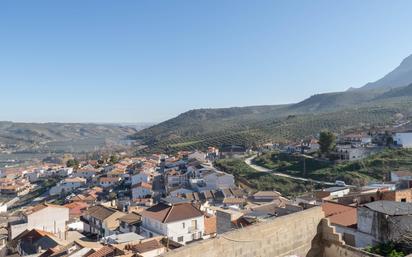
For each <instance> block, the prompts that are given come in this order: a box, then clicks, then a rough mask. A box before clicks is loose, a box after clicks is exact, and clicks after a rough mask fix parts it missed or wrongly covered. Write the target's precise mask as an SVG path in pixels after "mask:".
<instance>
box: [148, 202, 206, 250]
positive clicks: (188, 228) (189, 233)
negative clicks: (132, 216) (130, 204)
mask: <svg viewBox="0 0 412 257" xmlns="http://www.w3.org/2000/svg"><path fill="white" fill-rule="evenodd" d="M142 221H143V222H142V226H141V233H142V235H143V236H145V237H153V236H159V235H163V236H166V237H168V238H169V239H170V240H173V241H176V242H178V243H180V244H186V243H187V242H190V241H193V240H199V239H202V238H203V236H204V235H205V221H204V214H203V212H202V211H200V210H199V209H198V208H196V207H195V206H193V204H192V203H190V202H188V201H185V200H181V199H178V198H168V199H162V201H161V202H160V203H158V204H156V205H154V206H152V207H150V208H148V209H146V210H145V211H143V212H142Z"/></svg>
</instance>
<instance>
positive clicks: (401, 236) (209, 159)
mask: <svg viewBox="0 0 412 257" xmlns="http://www.w3.org/2000/svg"><path fill="white" fill-rule="evenodd" d="M389 137H390V138H391V139H390V140H388V138H389ZM411 143H412V142H411V141H410V134H408V133H397V134H388V133H376V134H367V133H360V134H354V133H347V134H344V135H342V136H340V135H337V138H336V146H335V147H334V148H333V149H331V151H330V152H328V153H327V154H320V152H319V151H320V145H319V144H320V142H319V139H317V138H312V139H310V140H302V141H300V142H296V143H291V144H285V145H279V144H272V143H266V144H262V145H261V146H259V147H258V148H255V149H248V148H247V147H244V146H242V145H223V146H221V147H219V148H217V147H209V148H208V149H207V150H206V151H197V150H196V151H180V152H177V153H176V154H173V155H167V154H150V155H146V156H140V157H127V156H121V155H119V156H118V157H116V158H114V157H111V158H108V159H104V160H102V159H99V160H84V161H76V162H73V161H72V162H68V163H67V164H70V165H69V166H62V165H59V164H55V163H43V164H41V165H37V166H31V167H20V168H9V169H7V168H6V169H3V170H2V173H1V178H0V196H1V199H2V202H1V206H0V211H1V238H0V239H1V245H2V255H7V256H41V257H48V256H91V257H100V256H101V257H106V256H107V257H108V256H144V257H151V256H168V254H173V253H174V252H176V253H177V252H180V251H183V252H184V251H185V249H196V247H200V245H201V244H199V243H200V242H203V241H204V242H206V241H207V242H209V240H212V241H210V242H214V241H213V240H220V239H219V238H221V237H224V235H226V234H227V233H236V231H243V230H244V229H245V228H247V227H250V228H251V229H253V228H254V227H255V226H259V224H265V223H267V224H271V222H273V221H276V220H278V219H279V220H281V219H287V218H288V217H294V215H304V216H303V217H306V216H305V213H306V212H314V210H317V208H320V210H321V212H320V213H322V215H323V218H325V219H326V220H327V222H328V224H330V228H331V229H333V231H335V232H333V233H336V236H337V237H338V238H339V240H338V241H337V242H339V244H340V245H341V246H343V245H344V246H345V247H346V248H345V249H346V251H352V252H354V253H355V252H356V253H357V254H363V255H359V256H379V255H372V253H371V255H368V254H369V253H368V252H375V253H378V251H379V249H380V248H384V247H386V246H387V244H391V247H392V248H391V250H393V251H399V252H401V251H402V252H404V253H408V252H410V251H411V249H410V248H408V247H410V246H411V244H410V241H409V239H410V237H409V236H410V235H411V233H412V226H411V224H412V220H411V215H412V170H395V169H394V170H390V171H388V173H387V176H386V177H385V178H382V180H375V181H370V182H368V183H367V184H364V185H351V184H349V183H347V182H346V181H340V180H338V181H330V180H329V181H316V180H308V181H310V182H311V183H316V184H317V187H316V188H313V189H312V190H310V191H307V192H302V193H301V194H299V195H293V194H282V193H281V192H279V191H277V190H276V188H274V189H273V190H258V189H256V188H251V187H245V186H244V185H243V184H242V183H240V182H241V181H239V179H238V177H237V176H236V174H230V173H227V172H225V171H222V170H219V168H218V166H216V165H215V164H216V163H218V161H220V160H228V159H229V160H233V159H238V160H241V161H242V162H245V164H244V165H246V163H247V164H248V165H250V167H255V172H256V173H259V172H264V173H268V174H271V175H272V176H274V177H276V176H281V174H280V175H279V174H277V173H271V172H272V171H270V170H268V169H265V168H264V167H260V166H258V165H256V164H252V163H251V162H247V160H250V159H251V158H256V156H261V155H264V154H267V153H273V152H281V153H283V154H286V155H288V156H291V157H293V156H294V157H296V156H303V157H305V158H313V159H322V160H324V159H328V161H330V162H335V163H351V162H354V161H357V160H361V159H364V158H367V157H368V156H370V155H374V154H376V153H378V152H380V151H383V150H384V149H385V148H388V147H390V148H399V149H402V148H405V149H407V148H409V147H411V146H412V145H411ZM261 169H262V170H261ZM288 179H292V180H296V179H297V180H302V179H303V180H306V178H305V177H294V176H291V177H290V178H288ZM308 217H309V216H308ZM322 224H323V223H322ZM328 226H329V225H328ZM188 245H190V247H192V248H187V247H188ZM197 245H199V246H197ZM377 249H378V250H377ZM294 251H296V253H298V252H299V250H298V249H295V250H293V249H292V253H293V252H294ZM325 251H326V250H325ZM323 255H324V256H334V255H328V254H326V252H325V253H324V254H323ZM171 256H172V255H171ZM292 256H299V255H292Z"/></svg>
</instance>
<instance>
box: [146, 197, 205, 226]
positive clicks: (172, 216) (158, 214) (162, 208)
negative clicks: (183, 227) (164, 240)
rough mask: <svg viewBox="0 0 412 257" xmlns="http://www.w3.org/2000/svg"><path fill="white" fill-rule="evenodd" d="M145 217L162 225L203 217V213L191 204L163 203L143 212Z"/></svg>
mask: <svg viewBox="0 0 412 257" xmlns="http://www.w3.org/2000/svg"><path fill="white" fill-rule="evenodd" d="M142 216H143V217H149V218H152V219H155V220H158V221H160V222H162V223H170V222H175V221H180V220H186V219H191V218H196V217H200V216H203V213H202V212H201V211H200V210H199V209H197V208H196V207H194V206H193V205H192V204H191V203H187V202H185V203H175V204H171V205H170V204H165V203H163V202H161V203H159V204H157V205H155V206H152V207H150V208H148V209H147V210H145V211H143V213H142Z"/></svg>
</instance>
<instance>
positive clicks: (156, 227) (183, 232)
mask: <svg viewBox="0 0 412 257" xmlns="http://www.w3.org/2000/svg"><path fill="white" fill-rule="evenodd" d="M192 220H196V222H197V229H196V230H191V228H192ZM183 223H184V224H185V225H184V226H183ZM204 226H205V222H204V216H199V217H196V218H193V219H187V220H182V221H177V222H172V223H167V224H164V223H161V222H160V221H157V220H154V219H151V218H147V217H144V218H143V224H142V227H141V228H142V231H143V233H142V235H143V236H145V237H149V233H148V232H149V231H150V232H154V235H164V236H167V237H168V238H170V239H171V240H173V241H176V242H178V243H181V244H186V243H187V242H190V241H192V240H193V238H192V234H193V233H196V239H199V238H202V237H203V234H204V232H205V227H204ZM145 231H147V232H145ZM199 233H200V234H199ZM181 236H183V241H181V242H179V241H178V238H179V237H181Z"/></svg>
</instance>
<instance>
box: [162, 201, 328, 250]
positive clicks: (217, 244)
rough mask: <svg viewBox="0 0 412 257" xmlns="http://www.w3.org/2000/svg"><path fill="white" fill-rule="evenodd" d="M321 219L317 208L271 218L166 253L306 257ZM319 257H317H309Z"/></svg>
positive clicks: (320, 212) (322, 214)
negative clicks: (294, 256)
mask: <svg viewBox="0 0 412 257" xmlns="http://www.w3.org/2000/svg"><path fill="white" fill-rule="evenodd" d="M323 217H324V213H323V212H322V209H321V208H320V207H314V208H311V209H308V210H305V211H301V212H297V213H293V214H290V215H287V216H283V217H279V218H274V219H273V220H269V221H267V222H262V223H259V224H256V225H253V226H249V227H246V228H243V229H238V230H235V231H231V232H227V233H224V234H222V235H219V236H218V237H216V238H214V239H209V240H204V241H200V242H196V243H193V244H190V245H187V246H185V247H182V248H179V249H177V250H174V251H171V252H168V253H165V254H164V255H163V256H170V257H174V256H176V257H189V256H196V257H214V256H216V257H222V256H225V257H249V256H256V257H258V256H262V257H264V256H268V257H269V256H270V257H277V256H278V257H286V256H293V255H296V256H307V254H308V252H309V250H311V249H312V244H314V242H315V241H316V235H317V234H318V226H319V224H320V221H321V220H322V218H323ZM312 256H319V255H316V254H314V255H312Z"/></svg>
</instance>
